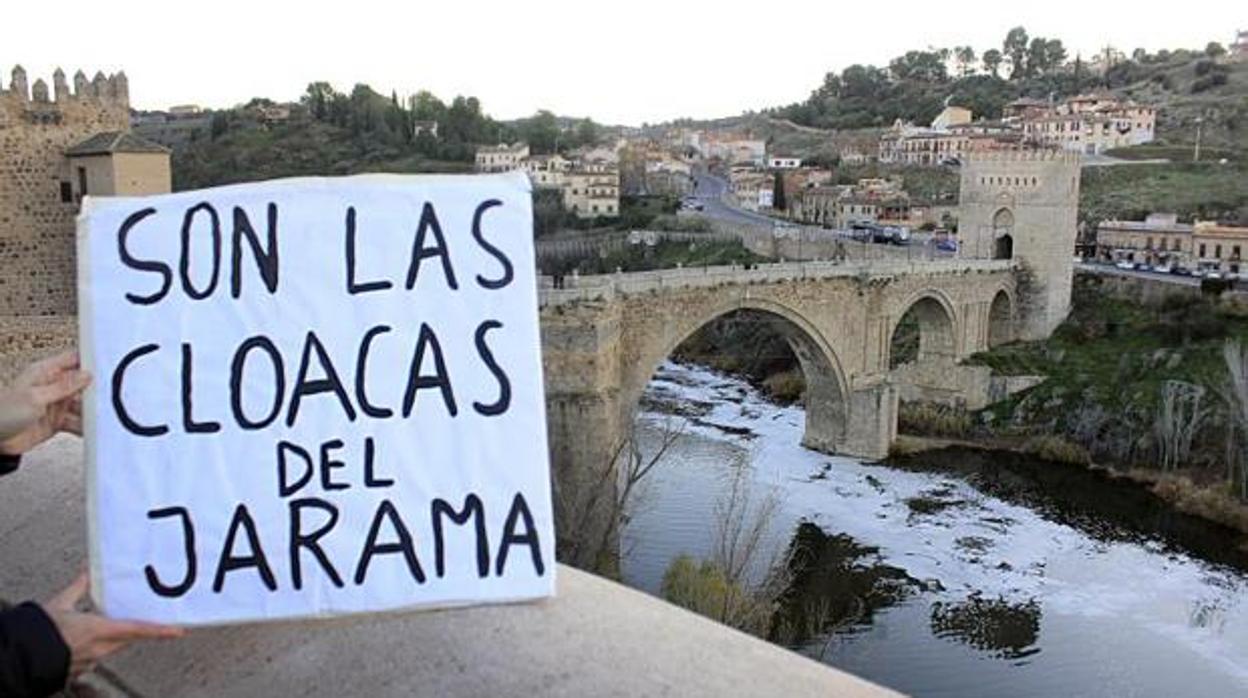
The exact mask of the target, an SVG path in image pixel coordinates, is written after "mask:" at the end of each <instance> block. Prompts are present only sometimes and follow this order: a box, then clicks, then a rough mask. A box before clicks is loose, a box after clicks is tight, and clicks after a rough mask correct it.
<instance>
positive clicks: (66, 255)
mask: <svg viewBox="0 0 1248 698" xmlns="http://www.w3.org/2000/svg"><path fill="white" fill-rule="evenodd" d="M74 84H75V88H76V89H75V92H74V93H73V94H71V93H70V90H69V85H68V84H67V83H66V81H65V77H64V75H63V74H61V73H60V72H59V71H58V72H57V74H56V75H55V76H54V86H55V94H54V97H55V99H52V98H50V97H49V95H48V90H47V86H46V83H44V82H43V81H42V80H39V81H36V83H35V85H34V89H30V88H29V87H28V86H27V82H26V75H25V72H24V71H21V69H20V68H18V69H14V71H13V75H12V78H11V80H10V82H9V84H8V85H7V89H4V90H0V260H3V273H2V274H0V316H10V315H45V316H46V315H64V314H73V313H74V312H75V308H76V301H75V254H74V218H75V216H76V215H77V213H78V204H77V202H76V201H74V196H73V195H72V193H71V195H70V197H69V201H65V200H63V197H62V184H63V183H65V184H68V185H70V187H71V192H72V187H74V186H75V185H74V184H73V179H72V178H73V177H74V176H75V175H74V174H73V173H71V172H70V171H69V167H68V164H67V161H66V159H65V155H64V152H65V149H66V148H68V147H69V146H71V145H74V144H76V143H78V142H80V141H83V140H85V139H86V138H88V137H89V136H92V135H94V134H96V133H100V132H102V131H124V130H127V129H128V128H129V123H130V114H129V97H128V87H127V85H126V82H125V76H124V75H123V74H118V75H114V76H112V77H110V78H106V77H105V76H103V75H102V74H97V76H96V78H95V80H94V81H91V82H88V81H87V79H86V77H85V76H84V75H82V74H81V73H79V74H78V75H77V76H76V77H75V80H74Z"/></svg>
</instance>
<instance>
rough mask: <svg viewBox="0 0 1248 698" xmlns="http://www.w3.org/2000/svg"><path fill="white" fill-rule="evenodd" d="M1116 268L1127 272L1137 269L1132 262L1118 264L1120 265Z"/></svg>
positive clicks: (1116, 265)
mask: <svg viewBox="0 0 1248 698" xmlns="http://www.w3.org/2000/svg"><path fill="white" fill-rule="evenodd" d="M1114 266H1115V267H1118V268H1119V269H1126V270H1128V271H1130V270H1132V269H1135V265H1134V264H1132V263H1131V262H1127V261H1122V262H1118V263H1117V264H1115V265H1114Z"/></svg>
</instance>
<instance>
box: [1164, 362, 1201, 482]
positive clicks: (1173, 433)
mask: <svg viewBox="0 0 1248 698" xmlns="http://www.w3.org/2000/svg"><path fill="white" fill-rule="evenodd" d="M1204 396H1205V389H1204V388H1202V387H1201V386H1199V385H1194V384H1192V383H1185V382H1183V381H1175V380H1169V381H1166V382H1165V383H1163V384H1162V386H1161V404H1160V405H1159V406H1158V408H1157V419H1156V420H1155V421H1154V422H1153V436H1154V438H1155V439H1156V443H1157V456H1158V460H1159V461H1160V462H1161V467H1162V469H1163V470H1166V471H1171V470H1175V469H1176V468H1179V467H1181V466H1183V465H1185V464H1186V463H1187V462H1188V458H1189V457H1190V456H1191V453H1192V439H1193V438H1195V436H1196V432H1197V431H1198V430H1199V429H1200V425H1201V423H1202V422H1203V421H1204V419H1205V417H1206V416H1207V415H1208V413H1209V411H1208V410H1207V409H1205V408H1203V407H1202V406H1201V404H1200V403H1201V400H1202V399H1203V398H1204Z"/></svg>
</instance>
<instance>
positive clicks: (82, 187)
mask: <svg viewBox="0 0 1248 698" xmlns="http://www.w3.org/2000/svg"><path fill="white" fill-rule="evenodd" d="M86 195H87V168H85V167H79V168H78V196H86Z"/></svg>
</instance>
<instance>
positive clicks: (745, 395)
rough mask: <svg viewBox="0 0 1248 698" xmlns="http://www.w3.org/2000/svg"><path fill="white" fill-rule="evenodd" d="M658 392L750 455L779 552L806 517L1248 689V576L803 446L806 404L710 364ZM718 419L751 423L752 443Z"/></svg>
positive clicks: (926, 477) (667, 372) (658, 420)
mask: <svg viewBox="0 0 1248 698" xmlns="http://www.w3.org/2000/svg"><path fill="white" fill-rule="evenodd" d="M650 390H651V394H652V395H657V396H662V397H664V398H673V399H676V400H680V401H691V402H698V403H710V404H711V405H712V407H711V409H710V411H709V413H708V414H706V415H705V416H703V417H701V418H700V420H689V419H684V420H683V422H684V423H683V428H684V430H685V431H686V432H687V433H690V434H698V435H701V436H704V437H707V438H710V439H715V440H722V441H727V442H732V443H735V444H737V445H739V446H740V447H741V448H743V449H745V451H747V452H748V464H749V467H750V469H751V472H752V476H753V480H754V482H755V483H757V484H759V485H763V486H766V487H769V488H773V489H774V491H776V492H777V493H778V496H779V499H780V503H781V504H780V506H781V511H782V513H781V514H780V515H779V516H778V517H777V519H778V521H781V522H783V525H781V526H778V528H779V529H780V530H778V531H777V535H776V536H775V538H776V541H775V542H776V544H777V545H784V544H785V543H786V542H787V539H786V537H787V536H788V535H790V534H791V532H792V528H791V527H792V525H793V524H794V523H795V522H796V521H799V520H808V521H811V522H813V523H816V524H818V525H820V526H821V527H822V528H824V529H825V530H826V531H828V532H840V533H844V534H846V535H849V536H851V537H852V538H854V539H856V540H857V541H858V542H859V543H861V544H864V545H869V546H875V547H878V548H879V557H880V561H881V562H883V563H885V564H888V565H892V566H895V567H899V568H902V569H904V570H906V572H907V573H908V574H909V575H910V576H912V577H915V578H917V579H920V580H924V581H928V580H935V581H938V582H939V584H940V586H941V587H943V589H944V590H945V591H944V592H941V593H942V594H943V595H945V596H948V597H949V598H950V599H953V600H957V599H964V598H965V597H966V596H967V595H968V594H972V593H977V594H980V595H982V596H986V597H1001V598H1003V599H1006V600H1010V601H1026V600H1029V599H1036V600H1038V601H1040V602H1041V603H1042V605H1043V609H1044V613H1045V614H1046V615H1053V614H1068V615H1074V616H1079V617H1085V618H1103V619H1108V620H1111V621H1112V622H1113V623H1114V624H1115V625H1116V626H1117V628H1118V629H1119V630H1118V631H1122V632H1149V633H1157V634H1158V635H1161V636H1164V637H1165V638H1169V639H1170V641H1172V642H1174V643H1175V644H1176V645H1178V646H1181V647H1182V648H1183V649H1186V650H1188V651H1190V652H1192V653H1194V654H1196V655H1198V656H1200V657H1203V658H1204V659H1205V660H1207V662H1208V663H1209V665H1211V666H1213V667H1217V669H1218V670H1219V671H1221V672H1223V673H1224V674H1226V675H1228V676H1232V677H1235V678H1236V679H1237V680H1238V681H1242V682H1244V683H1245V684H1246V685H1248V608H1245V603H1244V600H1243V597H1244V592H1245V589H1246V588H1248V580H1246V579H1245V576H1244V575H1242V574H1240V573H1237V572H1234V571H1231V570H1226V569H1223V568H1220V567H1217V566H1214V565H1211V564H1208V563H1206V562H1204V561H1201V560H1198V559H1195V558H1192V557H1190V556H1188V555H1185V554H1181V553H1175V552H1173V551H1168V550H1166V549H1165V548H1164V546H1162V545H1161V544H1159V543H1151V542H1149V543H1138V542H1103V541H1098V540H1095V539H1093V538H1091V537H1090V536H1088V535H1086V534H1085V533H1083V532H1081V531H1079V530H1077V529H1074V528H1072V527H1070V526H1068V525H1065V524H1061V523H1057V522H1054V521H1051V520H1049V519H1046V518H1045V517H1044V516H1043V515H1041V514H1040V513H1039V512H1037V511H1035V510H1033V509H1030V508H1027V507H1025V506H1021V505H1017V504H1012V503H1010V502H1007V501H1004V500H1001V499H998V498H996V497H993V496H990V495H986V494H984V493H982V492H980V491H979V490H977V489H976V488H975V487H973V486H972V485H970V484H969V483H967V482H966V481H965V480H962V479H960V478H958V477H956V476H952V475H946V474H942V473H925V472H912V471H906V470H897V469H893V468H889V467H884V466H877V465H869V464H865V463H863V462H861V461H858V460H855V459H852V458H843V457H836V456H828V455H824V454H820V453H817V452H815V451H811V450H808V449H805V448H803V447H801V445H800V442H801V438H802V432H803V428H804V423H805V413H804V411H803V410H802V409H801V408H800V407H783V406H778V405H775V404H773V403H770V402H768V401H766V400H765V399H763V397H762V396H761V395H760V394H759V393H758V392H757V391H755V390H754V389H753V388H752V387H750V386H749V385H748V384H746V383H745V382H743V381H741V380H738V379H735V378H732V377H728V376H725V375H723V374H718V373H715V372H713V371H711V370H709V369H706V368H702V367H697V366H691V365H683V364H676V363H671V362H668V363H665V364H664V365H663V366H662V367H661V368H660V370H659V373H658V375H657V378H656V380H655V381H654V382H652V383H651V388H650ZM640 419H641V420H642V421H643V422H644V423H647V424H650V425H654V426H657V425H660V424H662V423H664V422H665V421H667V420H671V419H672V417H670V416H669V415H665V414H658V413H653V412H646V413H643V414H642V415H641V417H640ZM715 425H719V426H724V427H729V428H732V429H739V428H742V427H744V428H748V429H749V430H750V431H751V432H752V434H753V436H752V437H750V436H741V435H736V434H732V433H729V432H726V431H724V430H723V429H719V428H716V426H715ZM829 466H830V467H829ZM914 497H924V498H929V499H930V498H935V499H938V500H945V501H950V502H955V504H953V505H950V506H947V507H944V508H942V509H939V510H938V511H935V512H933V513H931V514H918V513H915V512H913V511H912V510H911V508H910V506H909V505H907V503H906V500H908V499H911V498H914ZM968 537H975V538H978V539H982V540H980V541H977V543H978V545H976V546H975V549H974V550H971V549H967V548H966V547H965V546H960V545H959V544H958V541H959V539H965V538H968ZM1176 649H1177V647H1176Z"/></svg>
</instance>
